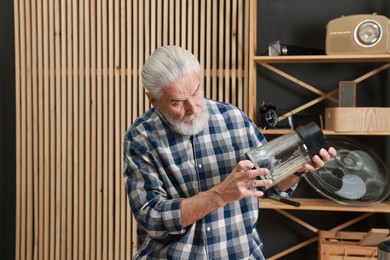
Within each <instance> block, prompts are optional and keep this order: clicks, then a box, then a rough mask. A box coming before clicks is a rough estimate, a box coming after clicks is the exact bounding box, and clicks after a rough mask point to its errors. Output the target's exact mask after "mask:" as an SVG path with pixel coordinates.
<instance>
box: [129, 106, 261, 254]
mask: <svg viewBox="0 0 390 260" xmlns="http://www.w3.org/2000/svg"><path fill="white" fill-rule="evenodd" d="M205 105H206V106H207V108H208V111H209V113H210V119H209V122H208V126H207V127H206V128H205V129H204V130H203V131H202V132H200V133H199V134H197V135H195V136H183V135H179V134H176V133H175V132H173V131H172V130H171V129H170V127H169V125H168V124H167V123H166V121H165V120H164V119H163V118H162V116H161V115H160V113H159V112H158V111H156V110H155V109H151V110H149V111H148V112H146V113H145V114H144V115H143V116H141V117H140V118H138V119H137V120H136V121H135V122H134V124H133V125H132V126H131V127H130V128H129V130H128V131H127V133H126V135H125V139H124V165H125V167H124V175H125V178H126V184H127V188H128V196H129V201H130V206H131V209H132V211H133V213H134V216H135V218H136V220H137V222H138V230H137V233H138V238H139V241H138V242H139V246H140V248H139V250H138V253H137V255H136V256H135V259H264V256H263V254H262V250H261V249H262V242H261V240H260V238H259V235H258V232H257V230H256V222H257V218H258V210H259V207H258V206H259V205H258V199H257V198H255V197H245V198H243V199H240V200H239V201H235V202H231V203H229V204H227V205H225V206H224V207H221V208H218V209H216V210H214V211H212V212H210V213H209V214H207V215H206V216H205V217H204V218H202V219H200V220H199V221H197V222H196V223H194V224H192V225H190V226H188V227H186V228H183V227H182V225H181V219H180V205H181V201H182V200H183V199H184V198H189V197H191V196H194V195H196V194H197V193H199V192H201V191H206V190H209V189H210V188H212V187H214V186H216V185H217V184H219V183H221V182H222V181H223V180H224V179H225V178H226V177H227V176H228V175H229V174H230V173H231V172H232V170H233V169H234V167H235V166H236V165H237V163H238V162H239V161H240V160H243V159H245V153H246V152H248V151H249V150H251V149H253V148H255V147H257V146H259V145H260V144H261V143H264V142H266V140H265V138H264V136H263V135H262V134H261V132H260V131H259V130H258V128H257V127H256V125H255V124H254V123H253V122H252V121H251V120H250V119H249V118H248V117H247V116H246V115H245V114H244V113H242V112H241V111H240V110H239V109H238V108H236V107H234V106H232V105H229V104H225V103H221V102H216V101H212V100H208V99H206V100H205Z"/></svg>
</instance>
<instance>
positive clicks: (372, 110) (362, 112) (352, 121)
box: [325, 107, 390, 132]
mask: <svg viewBox="0 0 390 260" xmlns="http://www.w3.org/2000/svg"><path fill="white" fill-rule="evenodd" d="M389 114H390V108H389V107H328V108H326V109H325V129H326V130H331V131H336V132H353V131H360V132H381V131H390V117H389Z"/></svg>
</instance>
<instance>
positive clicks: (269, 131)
mask: <svg viewBox="0 0 390 260" xmlns="http://www.w3.org/2000/svg"><path fill="white" fill-rule="evenodd" d="M260 131H261V132H262V133H263V134H264V135H283V134H287V133H288V132H290V131H291V129H261V128H260ZM323 132H324V134H325V135H389V136H390V132H335V131H330V130H326V129H325V130H323Z"/></svg>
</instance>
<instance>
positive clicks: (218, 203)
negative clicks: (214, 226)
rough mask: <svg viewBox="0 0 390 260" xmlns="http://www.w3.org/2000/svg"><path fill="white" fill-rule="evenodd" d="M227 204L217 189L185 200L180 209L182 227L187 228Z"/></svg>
mask: <svg viewBox="0 0 390 260" xmlns="http://www.w3.org/2000/svg"><path fill="white" fill-rule="evenodd" d="M225 204H226V203H225V202H224V201H223V200H222V198H221V196H219V194H218V191H217V190H216V189H211V190H208V191H205V192H200V193H198V194H197V195H195V196H193V197H191V198H187V199H184V200H183V201H182V203H181V208H180V213H181V222H182V226H183V227H187V226H189V225H191V224H193V223H195V222H196V221H198V220H199V219H201V218H203V217H204V216H205V215H207V214H208V213H210V212H211V211H213V210H214V209H217V208H219V207H222V206H223V205H225Z"/></svg>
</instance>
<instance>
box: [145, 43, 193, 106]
mask: <svg viewBox="0 0 390 260" xmlns="http://www.w3.org/2000/svg"><path fill="white" fill-rule="evenodd" d="M192 70H195V72H196V74H197V75H198V78H199V80H200V79H201V74H200V64H199V61H198V60H197V58H196V57H195V56H194V55H193V54H192V53H191V52H189V51H187V50H185V49H183V48H180V47H177V46H164V47H160V48H157V49H156V50H155V51H154V52H153V53H152V55H151V56H150V57H149V58H148V59H147V60H146V62H145V64H144V66H143V68H142V71H141V76H142V84H143V86H144V88H145V89H146V90H147V91H148V92H149V93H150V94H151V95H152V96H153V97H154V98H156V99H157V100H158V99H159V97H160V94H161V89H162V88H164V87H166V86H169V85H172V84H173V83H175V82H176V81H177V80H178V79H180V78H181V77H184V76H187V75H189V74H191V72H192Z"/></svg>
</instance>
